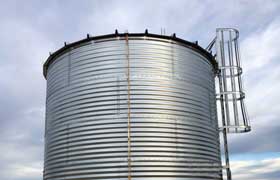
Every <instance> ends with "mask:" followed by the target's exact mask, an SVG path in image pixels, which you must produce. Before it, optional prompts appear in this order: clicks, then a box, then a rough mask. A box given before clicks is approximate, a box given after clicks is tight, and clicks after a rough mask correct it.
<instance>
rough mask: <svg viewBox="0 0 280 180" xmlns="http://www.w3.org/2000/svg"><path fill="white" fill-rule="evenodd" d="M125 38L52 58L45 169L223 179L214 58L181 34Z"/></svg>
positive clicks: (54, 179) (65, 175) (53, 178)
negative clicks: (186, 42)
mask: <svg viewBox="0 0 280 180" xmlns="http://www.w3.org/2000/svg"><path fill="white" fill-rule="evenodd" d="M128 39H129V40H128V44H127V42H126V41H125V39H124V38H120V39H116V38H115V39H103V40H96V41H91V42H87V43H84V44H82V45H81V46H80V47H78V48H73V49H71V50H69V51H67V52H65V53H64V54H62V55H60V56H58V57H56V59H55V60H54V61H53V62H52V63H51V64H50V65H49V67H48V70H47V108H46V112H47V113H46V138H45V140H46V144H45V170H44V179H45V180H61V179H65V180H68V179H69V180H70V179H72V180H85V179H100V180H101V179H106V180H109V179H112V180H113V179H114V180H116V179H120V180H122V179H123V180H124V179H128V176H129V172H131V179H133V180H159V179H161V180H164V179H165V180H167V179H168V180H169V179H170V180H171V179H176V180H179V179H184V180H186V179H189V180H190V179H193V180H202V179H221V162H220V152H219V134H218V127H217V117H216V100H215V87H214V85H215V84H214V70H213V66H212V64H210V63H209V60H207V59H206V58H205V57H204V56H202V55H201V54H199V53H198V52H196V51H194V50H193V49H191V48H188V47H186V46H182V45H180V44H178V43H176V42H175V41H170V40H164V39H160V38H145V39H144V38H135V37H131V36H129V37H128ZM128 58H129V59H128ZM128 60H129V67H128V64H127V63H128ZM128 70H129V72H130V73H129V78H128V77H127V72H128ZM128 80H129V83H128ZM128 84H129V86H128ZM128 91H129V93H128ZM128 94H129V95H128ZM128 102H129V104H128ZM128 107H129V109H128ZM128 116H129V117H128ZM128 118H129V120H130V126H131V127H130V128H129V129H130V130H131V132H130V134H129V136H131V137H130V138H131V139H130V151H131V152H130V153H129V152H128V149H129V148H128V144H129V143H128ZM128 153H129V154H130V157H128ZM128 159H130V160H131V167H129V164H128Z"/></svg>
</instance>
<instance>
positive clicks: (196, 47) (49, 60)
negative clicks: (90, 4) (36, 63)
mask: <svg viewBox="0 0 280 180" xmlns="http://www.w3.org/2000/svg"><path fill="white" fill-rule="evenodd" d="M125 36H131V37H151V38H160V39H164V40H172V41H174V42H178V43H181V44H183V45H186V46H189V47H191V48H193V49H194V50H197V51H198V52H200V53H201V54H202V55H204V56H205V57H206V58H207V59H208V60H209V61H210V63H211V64H212V65H213V67H214V68H215V69H216V68H217V63H216V61H215V59H214V56H213V55H212V54H211V53H209V52H208V51H206V50H205V49H204V48H202V47H201V46H199V45H198V43H197V41H196V42H195V43H193V42H190V41H186V40H184V39H180V38H177V37H176V34H173V35H171V36H166V35H159V34H150V33H148V31H147V30H146V31H145V33H120V34H119V33H118V31H117V30H116V32H115V33H114V34H106V35H101V36H93V37H90V36H89V34H87V37H86V38H85V39H81V40H79V41H76V42H73V43H69V44H66V43H64V46H63V47H62V48H60V49H58V50H57V51H55V52H54V53H50V55H49V57H48V58H47V60H46V61H45V63H44V65H43V75H44V77H45V78H46V77H47V70H48V67H49V65H50V64H51V63H52V62H53V61H54V59H55V58H56V57H57V56H59V55H60V54H62V53H63V52H64V51H66V50H68V49H69V48H72V47H75V46H78V45H80V44H83V43H86V42H89V41H93V40H101V39H108V38H114V37H116V38H118V37H125Z"/></svg>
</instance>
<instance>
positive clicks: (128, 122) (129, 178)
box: [125, 34, 131, 180]
mask: <svg viewBox="0 0 280 180" xmlns="http://www.w3.org/2000/svg"><path fill="white" fill-rule="evenodd" d="M125 42H126V60H127V72H126V80H127V167H128V176H127V178H128V180H131V139H130V138H131V124H130V120H131V119H130V60H129V43H128V34H126V36H125Z"/></svg>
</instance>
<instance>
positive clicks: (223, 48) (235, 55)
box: [206, 28, 251, 133]
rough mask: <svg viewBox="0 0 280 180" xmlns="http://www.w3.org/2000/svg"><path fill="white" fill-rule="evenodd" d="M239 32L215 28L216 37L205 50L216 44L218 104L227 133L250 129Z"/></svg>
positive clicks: (222, 127)
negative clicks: (242, 75) (245, 100)
mask: <svg viewBox="0 0 280 180" xmlns="http://www.w3.org/2000/svg"><path fill="white" fill-rule="evenodd" d="M238 38H239V32H238V31H237V30H236V29H232V28H218V29H217V30H216V37H215V38H214V40H213V41H212V42H211V43H210V44H209V45H208V47H207V48H206V49H207V50H208V51H210V50H211V49H212V47H213V46H214V45H215V47H216V56H215V57H216V61H217V63H218V69H219V71H218V74H217V76H218V78H219V82H220V83H219V86H220V87H219V88H217V90H216V91H217V101H219V102H220V103H221V106H222V107H223V108H221V111H224V112H221V113H223V114H224V120H223V121H225V123H223V124H222V125H221V127H220V129H221V130H224V129H225V130H226V132H227V133H242V132H249V131H250V130H251V127H250V124H249V119H248V115H247V111H246V107H245V103H244V98H245V94H244V91H243V85H242V78H241V74H242V68H241V65H240V54H239V45H238Z"/></svg>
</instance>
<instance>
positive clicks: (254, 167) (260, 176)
mask: <svg viewBox="0 0 280 180" xmlns="http://www.w3.org/2000/svg"><path fill="white" fill-rule="evenodd" d="M279 167H280V158H273V159H264V160H248V161H232V162H231V169H232V174H233V179H238V180H248V179H252V180H253V179H254V180H278V179H279V177H274V175H275V174H276V175H277V174H278V175H280V168H279ZM272 174H273V175H272Z"/></svg>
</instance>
